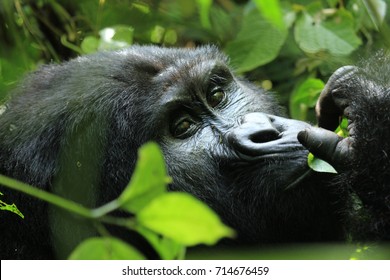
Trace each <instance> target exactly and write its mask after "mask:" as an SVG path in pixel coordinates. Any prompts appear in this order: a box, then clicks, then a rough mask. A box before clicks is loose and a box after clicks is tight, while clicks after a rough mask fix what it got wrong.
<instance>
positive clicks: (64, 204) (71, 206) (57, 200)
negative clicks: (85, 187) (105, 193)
mask: <svg viewBox="0 0 390 280" xmlns="http://www.w3.org/2000/svg"><path fill="white" fill-rule="evenodd" d="M0 184H2V185H4V186H6V187H8V188H10V189H13V190H17V191H21V192H23V193H26V194H28V195H31V196H33V197H35V198H39V199H41V200H43V201H46V202H49V203H51V204H53V205H56V206H58V207H60V208H63V209H66V210H68V211H70V212H73V213H75V214H78V215H80V216H82V217H84V218H88V219H91V218H94V215H96V214H95V213H94V211H95V210H90V209H88V208H85V207H84V206H82V205H80V204H78V203H76V202H73V201H70V200H67V199H65V198H62V197H59V196H57V195H54V194H52V193H49V192H46V191H44V190H41V189H39V188H35V187H32V186H30V185H28V184H25V183H23V182H20V181H17V180H15V179H12V178H9V177H6V176H4V175H0ZM99 213H100V212H98V214H99Z"/></svg>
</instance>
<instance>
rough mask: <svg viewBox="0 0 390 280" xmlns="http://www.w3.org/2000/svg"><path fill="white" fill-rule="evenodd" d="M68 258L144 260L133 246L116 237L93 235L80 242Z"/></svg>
mask: <svg viewBox="0 0 390 280" xmlns="http://www.w3.org/2000/svg"><path fill="white" fill-rule="evenodd" d="M69 259H70V260H144V259H145V257H144V256H143V255H142V254H141V253H140V252H139V251H138V250H137V249H135V248H134V247H132V246H131V245H129V244H127V243H125V242H123V241H122V240H120V239H117V238H111V237H93V238H89V239H87V240H85V241H84V242H82V243H81V244H80V245H79V246H77V248H76V249H75V250H74V251H73V252H72V254H71V255H70V256H69Z"/></svg>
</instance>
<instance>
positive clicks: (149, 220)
mask: <svg viewBox="0 0 390 280" xmlns="http://www.w3.org/2000/svg"><path fill="white" fill-rule="evenodd" d="M137 221H138V222H139V223H140V224H141V225H142V226H144V227H147V228H149V229H151V230H153V231H155V232H157V233H159V234H161V235H163V236H166V237H169V238H171V239H173V240H175V241H176V242H178V243H181V244H184V245H187V246H193V245H197V244H202V243H203V244H208V245H212V244H215V243H216V242H217V241H218V240H219V239H221V238H223V237H232V236H234V232H233V230H232V229H230V228H229V227H227V226H225V225H224V224H223V223H222V222H221V220H220V218H219V217H218V215H217V214H215V213H214V212H213V211H212V210H211V209H210V208H209V207H208V206H207V205H206V204H204V203H202V202H201V201H199V200H197V199H195V198H194V197H193V196H191V195H189V194H187V193H166V194H163V195H161V196H159V197H157V198H156V199H154V200H153V201H152V202H151V203H150V204H148V205H147V206H145V207H144V208H143V209H142V210H141V211H140V212H139V213H138V215H137Z"/></svg>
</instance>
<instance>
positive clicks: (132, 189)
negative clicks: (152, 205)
mask: <svg viewBox="0 0 390 280" xmlns="http://www.w3.org/2000/svg"><path fill="white" fill-rule="evenodd" d="M170 181H171V179H170V177H168V176H167V173H166V170H165V162H164V158H163V155H162V153H161V150H160V148H159V147H158V145H157V144H156V143H152V142H150V143H147V144H145V145H144V146H142V147H141V148H140V149H139V151H138V161H137V164H136V167H135V170H134V173H133V176H132V177H131V180H130V183H129V184H128V185H127V187H126V188H125V190H124V191H123V193H122V194H121V195H120V197H119V198H118V200H119V203H120V204H121V208H122V209H125V210H127V211H130V212H131V213H137V212H138V211H139V210H140V209H142V208H143V207H144V206H145V205H147V204H148V203H149V202H150V201H151V200H153V199H154V198H155V197H157V196H159V195H161V194H162V193H164V192H166V185H167V183H170Z"/></svg>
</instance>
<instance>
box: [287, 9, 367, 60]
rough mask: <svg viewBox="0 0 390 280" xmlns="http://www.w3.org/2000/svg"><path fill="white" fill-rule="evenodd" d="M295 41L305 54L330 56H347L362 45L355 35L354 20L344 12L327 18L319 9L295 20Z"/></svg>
mask: <svg viewBox="0 0 390 280" xmlns="http://www.w3.org/2000/svg"><path fill="white" fill-rule="evenodd" d="M294 35H295V40H296V42H297V43H298V45H299V47H300V48H301V49H302V50H303V51H305V52H307V53H318V52H323V51H325V52H329V53H330V54H332V55H348V54H350V53H351V52H353V51H354V50H356V49H357V48H358V46H359V45H360V44H361V43H362V42H361V40H360V38H359V37H358V36H357V35H356V32H355V29H354V20H353V17H352V16H351V14H350V13H349V12H347V11H345V10H338V11H337V12H336V13H335V14H334V15H332V16H327V15H325V14H323V10H322V9H321V8H319V9H318V10H316V11H314V12H311V13H309V12H306V11H304V12H303V13H302V14H301V15H300V17H299V18H298V20H297V23H296V25H295V30H294Z"/></svg>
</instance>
